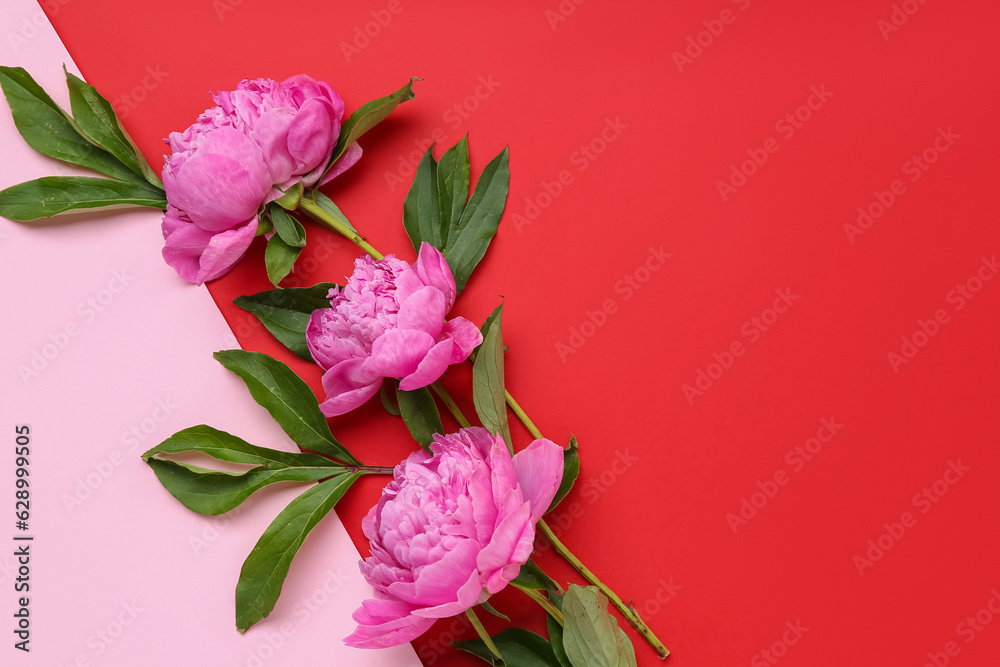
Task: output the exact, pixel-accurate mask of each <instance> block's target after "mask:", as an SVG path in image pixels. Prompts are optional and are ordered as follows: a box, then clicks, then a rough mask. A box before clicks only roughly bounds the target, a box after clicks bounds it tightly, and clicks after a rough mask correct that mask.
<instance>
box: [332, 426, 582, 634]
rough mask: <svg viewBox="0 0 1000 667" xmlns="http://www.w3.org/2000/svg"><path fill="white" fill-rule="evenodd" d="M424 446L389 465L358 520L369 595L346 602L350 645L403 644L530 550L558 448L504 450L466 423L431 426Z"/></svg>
mask: <svg viewBox="0 0 1000 667" xmlns="http://www.w3.org/2000/svg"><path fill="white" fill-rule="evenodd" d="M431 451H432V452H433V456H432V455H430V454H428V453H426V452H423V451H420V452H415V453H413V454H411V455H410V456H409V458H407V459H406V460H405V461H403V462H402V463H400V464H399V465H398V466H396V469H395V471H394V473H393V481H392V482H389V485H388V486H386V487H385V490H384V491H383V492H382V498H381V499H380V500H379V502H378V504H377V505H376V506H375V507H373V508H372V509H371V511H370V512H368V516H367V517H365V519H364V521H363V522H362V528H363V529H364V533H365V535H366V536H367V537H368V539H369V541H370V542H371V552H372V555H371V556H370V557H369V558H367V559H366V560H364V561H362V562H361V573H362V574H363V575H364V577H365V579H367V580H368V582H369V583H370V584H371V585H372V586H373V587H374V588H375V599H369V600H365V601H364V602H363V603H362V605H361V607H360V608H359V609H358V610H357V611H355V612H354V620H355V621H357V623H358V629H357V630H355V631H354V633H353V634H352V635H351V636H350V637H347V638H346V639H345V640H344V641H345V642H346V643H347V644H348V645H349V646H355V647H359V648H380V647H386V646H395V645H397V644H403V643H405V642H408V641H411V640H413V639H415V638H416V637H418V636H419V635H420V634H422V633H423V632H425V631H426V630H427V629H428V628H429V627H430V626H431V625H433V624H434V622H435V621H436V620H437V619H439V618H445V617H448V616H454V615H455V614H459V613H462V612H463V611H465V610H466V609H469V608H470V607H472V606H473V605H475V604H478V603H479V602H484V601H485V600H486V599H487V598H489V596H490V595H492V594H494V593H496V592H498V591H500V590H501V589H502V588H503V587H504V586H506V585H507V583H508V582H509V581H510V580H511V579H514V578H515V577H517V575H518V573H519V572H520V569H521V565H522V564H524V563H525V562H526V561H527V560H528V557H529V556H530V555H531V552H532V548H533V544H534V540H535V524H536V523H537V522H538V520H539V519H540V518H541V517H542V515H543V514H544V513H545V510H546V509H548V506H549V504H550V503H551V502H552V498H553V497H555V494H556V491H557V490H558V488H559V483H560V481H561V480H562V474H563V451H562V448H561V447H559V445H557V444H555V443H554V442H552V441H550V440H544V439H540V440H535V441H534V442H533V443H531V445H529V446H528V448H527V449H525V450H524V451H522V452H518V453H517V454H516V455H515V456H514V457H513V458H511V456H510V454H509V453H508V451H507V446H506V445H505V444H504V442H503V439H501V438H500V437H499V436H493V435H490V433H489V432H488V431H487V430H486V429H484V428H478V427H475V428H466V429H462V430H461V431H459V432H458V433H456V434H451V435H446V436H440V435H435V436H434V442H433V443H432V444H431Z"/></svg>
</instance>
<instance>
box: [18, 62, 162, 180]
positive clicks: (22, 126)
mask: <svg viewBox="0 0 1000 667" xmlns="http://www.w3.org/2000/svg"><path fill="white" fill-rule="evenodd" d="M0 87H2V88H3V92H4V95H5V96H6V97H7V104H8V105H10V112H11V115H12V116H13V117H14V125H16V126H17V131H18V132H20V133H21V136H22V137H24V140H25V141H26V142H27V143H28V145H29V146H31V147H32V148H34V149H35V150H36V151H38V152H39V153H41V154H43V155H48V156H49V157H52V158H55V159H57V160H62V161H63V162H69V163H70V164H78V165H80V166H81V167H87V168H89V169H93V170H94V171H98V172H100V173H102V174H105V175H107V176H110V177H112V178H116V179H120V180H124V181H132V182H144V181H142V179H141V177H140V176H138V175H136V173H135V172H133V171H132V170H131V169H129V168H128V167H126V166H125V165H124V164H122V163H121V161H120V160H118V158H116V157H114V156H113V155H111V154H109V153H107V152H105V151H104V150H103V149H101V148H98V147H97V146H95V145H94V144H92V143H91V142H90V141H88V140H87V138H86V136H85V135H84V134H83V132H81V131H80V130H79V129H78V126H77V124H76V122H75V121H74V120H73V119H72V118H71V117H70V115H69V114H67V113H66V112H65V111H63V110H62V108H60V107H59V105H58V104H56V103H55V102H54V101H52V98H51V97H49V95H48V93H46V92H45V91H44V90H42V87H41V86H39V85H38V84H37V83H36V82H35V80H34V79H32V78H31V75H30V74H28V73H27V72H26V71H25V70H24V68H21V67H0ZM161 194H162V193H161Z"/></svg>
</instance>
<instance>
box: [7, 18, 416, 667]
mask: <svg viewBox="0 0 1000 667" xmlns="http://www.w3.org/2000/svg"><path fill="white" fill-rule="evenodd" d="M0 26H2V27H3V28H4V30H3V31H2V32H3V34H13V33H12V32H11V31H12V30H14V31H16V33H17V34H19V35H22V36H23V35H28V36H29V37H28V38H27V39H26V40H9V39H4V40H2V42H0V63H2V64H4V65H20V66H23V67H25V68H26V69H27V70H28V71H29V72H30V73H32V74H33V76H35V78H36V80H38V81H39V83H40V84H41V85H42V86H43V87H44V88H45V89H46V90H47V91H49V92H50V94H52V95H53V97H54V98H55V99H56V101H57V102H59V103H60V104H62V105H63V106H64V108H68V101H67V99H66V93H65V84H64V81H63V78H62V64H63V63H66V65H67V67H68V68H69V69H70V70H71V71H74V72H76V71H77V70H76V68H75V66H74V65H73V63H72V61H71V59H70V57H69V55H68V54H67V53H66V50H65V49H64V47H63V45H62V43H61V42H60V41H59V39H58V37H57V36H56V34H55V32H54V31H53V30H52V28H51V26H50V25H49V24H48V21H47V20H46V19H45V16H44V14H43V13H42V11H41V10H40V9H39V8H38V6H37V5H35V4H34V3H33V2H28V1H27V0H5V1H4V3H3V6H2V9H0ZM32 28H33V29H34V30H32ZM0 138H2V142H3V156H4V159H3V160H2V161H0V187H7V186H9V185H12V184H14V183H17V182H20V181H24V180H28V179H31V178H36V177H39V176H45V175H55V174H69V173H71V172H72V170H71V169H70V168H69V167H67V166H65V165H61V164H59V163H56V162H55V161H53V160H49V159H47V158H44V157H42V156H40V155H38V154H36V153H35V152H33V151H32V150H31V149H30V148H28V147H27V145H26V144H24V142H23V141H22V140H21V138H20V136H19V135H18V134H17V131H16V129H15V128H14V125H13V122H12V120H11V117H10V114H9V113H8V112H7V111H6V109H5V110H4V111H3V112H2V113H0ZM161 246H162V237H161V236H160V231H159V215H158V213H157V212H156V211H153V210H150V211H149V212H139V213H135V212H122V213H95V214H89V215H86V216H78V215H77V216H72V217H65V218H60V219H57V220H56V221H55V222H50V223H48V224H44V225H24V224H18V223H13V222H10V221H8V220H6V219H3V218H0V267H2V269H0V271H2V274H0V275H2V276H3V289H2V292H0V293H2V297H0V299H2V310H3V313H4V326H3V329H2V331H3V340H2V343H3V350H4V353H5V356H4V360H3V365H2V372H0V377H2V383H3V396H4V401H3V405H4V407H3V410H2V414H3V419H2V421H0V428H2V429H3V430H4V431H5V432H6V433H7V436H6V437H5V441H6V445H4V446H3V448H2V454H0V499H3V500H2V502H0V517H2V518H3V521H0V543H6V544H7V545H8V546H3V547H0V554H2V555H0V610H2V616H3V618H4V619H6V620H5V621H4V623H3V624H0V630H2V636H3V637H4V644H3V646H2V647H0V656H2V657H0V664H4V665H9V664H13V665H20V664H37V665H43V664H44V665H48V666H56V665H58V666H60V667H62V666H68V665H74V666H81V667H82V666H86V665H109V666H110V665H130V666H131V665H164V666H166V665H170V666H172V667H173V666H176V665H182V664H193V665H218V666H226V667H229V666H234V667H235V666H237V665H239V666H244V665H248V666H252V665H266V664H272V665H294V664H310V665H324V664H328V665H334V664H337V665H344V664H349V665H373V666H374V665H419V662H418V661H417V659H416V656H415V655H414V653H413V650H412V649H411V648H410V646H409V645H406V646H401V647H398V648H396V649H392V650H385V651H359V650H354V649H349V648H347V647H345V646H344V645H343V644H342V643H341V641H340V640H341V638H342V637H344V636H346V635H347V634H349V633H350V632H351V631H352V630H353V627H354V625H353V623H352V621H351V619H350V614H351V612H352V611H353V609H354V608H355V607H357V605H358V604H359V603H360V601H361V600H362V599H363V598H364V597H366V596H367V595H368V594H369V593H370V588H369V586H368V585H367V584H366V583H365V582H364V580H363V579H362V578H361V576H360V574H359V573H358V569H357V560H358V552H357V550H356V549H355V548H354V546H353V545H352V544H351V541H350V539H349V538H348V536H347V533H346V532H345V531H344V528H343V525H342V524H341V523H340V521H339V519H338V518H337V517H336V516H335V515H333V514H331V515H330V516H329V517H328V518H327V519H326V520H325V521H324V522H323V523H321V524H320V525H319V526H318V527H317V528H316V529H315V530H314V531H313V534H312V535H311V536H310V538H309V539H308V541H307V542H306V544H305V545H304V547H303V549H302V551H300V553H299V555H298V556H297V557H296V559H295V561H294V562H293V564H292V569H291V572H290V575H289V577H288V579H287V581H286V583H285V588H284V591H283V592H282V595H281V598H280V600H279V601H278V605H277V607H276V608H275V611H274V612H273V613H272V615H271V617H270V618H269V619H267V620H266V621H264V622H262V623H260V624H259V625H258V626H256V627H254V628H252V629H251V630H250V631H249V632H248V633H247V634H246V635H245V636H241V635H240V634H239V633H238V632H237V631H236V629H235V625H234V620H233V619H234V602H233V591H234V588H235V585H236V581H237V577H238V574H239V569H240V565H241V564H242V562H243V559H244V558H245V557H246V555H247V554H248V553H249V552H250V549H251V548H252V547H253V545H254V543H255V542H256V540H257V538H258V537H259V536H260V534H261V533H262V532H263V530H264V529H265V527H266V526H267V525H268V524H269V523H270V521H271V520H272V519H273V518H274V516H275V515H276V514H277V513H278V512H279V511H280V510H281V509H282V508H283V507H284V506H285V505H286V504H287V503H288V502H289V501H290V500H291V499H292V498H293V497H294V496H295V495H296V494H297V493H298V492H300V491H301V490H302V488H303V487H302V486H300V485H281V488H277V489H270V490H267V491H265V492H262V493H260V494H258V495H257V496H255V497H253V498H251V500H250V501H248V502H247V503H245V504H244V506H243V507H241V508H239V509H237V510H236V511H234V512H232V513H230V515H232V516H231V517H230V516H229V515H227V516H223V517H216V518H210V517H203V516H200V515H197V514H194V513H193V512H190V511H188V510H186V509H185V508H184V507H182V506H181V505H180V504H179V503H178V502H177V501H175V500H174V499H173V498H172V497H171V496H169V495H168V494H167V493H166V491H164V490H163V488H162V487H161V486H160V485H159V483H158V482H157V481H156V479H155V477H154V476H153V474H152V472H151V471H150V470H149V469H148V468H147V467H146V465H145V464H143V463H142V461H141V459H140V454H141V453H142V452H143V451H145V450H146V449H147V448H149V447H151V446H153V445H155V444H156V443H158V442H159V441H160V440H162V439H164V438H165V437H167V436H169V435H170V434H171V433H173V432H175V431H177V430H180V429H182V428H186V427H188V426H193V425H195V424H200V423H210V424H211V425H213V426H215V427H217V428H221V429H224V430H228V431H231V432H233V433H235V434H237V435H240V436H241V437H244V438H245V439H247V440H249V441H251V442H254V443H255V444H260V445H265V446H271V447H278V448H284V449H289V450H291V449H294V445H293V444H292V443H291V441H290V440H289V439H288V437H287V436H286V435H285V434H284V433H283V432H282V431H281V430H280V429H279V428H278V427H277V426H276V425H275V424H274V423H273V422H272V420H271V419H270V417H269V416H268V415H267V413H266V412H265V411H264V410H263V409H261V408H259V407H258V406H257V405H256V404H255V403H253V401H252V400H251V399H250V396H249V394H248V393H247V391H246V389H245V387H244V386H243V384H242V382H241V381H239V380H238V379H237V378H236V377H235V376H233V375H231V374H230V373H229V372H228V371H226V370H224V369H223V368H222V367H221V366H220V365H219V364H218V363H217V362H215V361H214V360H213V359H212V356H211V353H212V352H214V351H216V350H219V349H226V348H232V347H236V346H237V345H236V340H235V338H234V337H233V336H232V333H231V332H230V330H229V328H228V326H227V325H226V324H225V321H224V320H223V318H222V316H221V315H220V314H219V311H218V309H217V307H216V306H215V304H214V302H213V301H212V299H211V297H210V296H209V294H208V291H207V290H206V289H205V288H204V287H193V286H191V285H188V284H186V283H183V282H181V281H180V280H178V278H177V276H176V275H175V274H174V273H173V271H172V270H170V269H169V268H168V267H167V266H166V265H165V264H164V263H163V262H161V261H160V260H159V253H160V248H161ZM36 355H37V356H36ZM33 361H34V366H32V363H33ZM29 369H30V370H29ZM22 424H27V425H29V426H30V429H31V434H30V435H31V452H32V453H31V457H30V466H31V467H30V472H31V476H30V480H31V519H30V522H29V523H30V530H29V531H27V532H25V533H22V532H21V531H18V530H16V529H15V525H14V524H15V516H14V511H15V507H14V502H15V498H14V491H15V488H14V480H15V477H14V445H15V431H14V429H15V426H17V425H22ZM15 534H17V535H32V536H34V538H35V539H34V541H33V542H30V544H31V547H30V550H31V564H30V566H31V573H30V586H31V589H30V593H28V595H29V596H30V604H29V609H30V612H31V617H30V618H31V640H30V648H31V651H30V653H27V654H26V653H24V652H22V651H20V650H17V649H15V648H14V647H13V644H14V643H15V641H17V639H16V637H15V636H14V635H13V634H12V632H11V630H12V627H13V623H12V620H11V619H12V614H13V613H14V611H15V609H16V604H17V598H18V597H20V596H21V595H24V593H17V592H15V590H14V584H15V578H16V577H17V576H18V575H17V572H16V568H17V563H16V562H15V557H14V556H13V552H14V549H15V546H14V545H15V542H14V540H13V536H14V535H15ZM18 544H23V543H18Z"/></svg>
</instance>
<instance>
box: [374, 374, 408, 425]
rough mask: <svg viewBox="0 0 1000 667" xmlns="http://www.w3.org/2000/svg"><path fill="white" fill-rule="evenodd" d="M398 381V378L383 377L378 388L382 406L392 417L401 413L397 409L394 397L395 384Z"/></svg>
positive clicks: (396, 401)
mask: <svg viewBox="0 0 1000 667" xmlns="http://www.w3.org/2000/svg"><path fill="white" fill-rule="evenodd" d="M398 383H399V381H398V380H394V379H392V378H385V379H384V380H382V385H381V386H380V387H379V388H378V397H379V399H380V400H381V401H382V407H383V408H385V411H386V412H388V413H389V414H390V415H392V416H393V417H401V416H402V413H401V412H400V411H399V401H398V400H397V399H396V385H397V384H398Z"/></svg>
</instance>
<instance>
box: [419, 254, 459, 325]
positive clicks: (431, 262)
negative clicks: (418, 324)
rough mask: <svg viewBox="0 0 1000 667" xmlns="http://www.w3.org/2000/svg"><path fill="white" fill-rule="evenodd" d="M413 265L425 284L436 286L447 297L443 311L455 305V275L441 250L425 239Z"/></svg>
mask: <svg viewBox="0 0 1000 667" xmlns="http://www.w3.org/2000/svg"><path fill="white" fill-rule="evenodd" d="M413 266H414V268H416V270H417V275H419V276H420V279H421V280H422V281H423V282H424V284H425V285H430V286H431V287H437V288H438V289H439V290H441V292H442V293H444V295H445V297H447V302H448V306H447V308H445V312H446V313H447V312H448V311H449V310H451V307H452V306H453V305H455V296H456V289H455V276H454V274H452V272H451V267H449V266H448V262H447V260H445V258H444V255H442V254H441V251H440V250H438V249H437V248H435V247H434V246H432V245H431V244H430V243H427V242H426V241H424V242H422V243H421V244H420V252H419V253H417V261H416V263H414V265H413Z"/></svg>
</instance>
